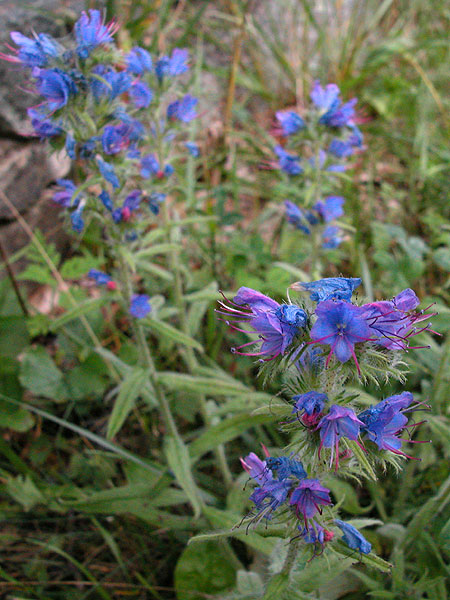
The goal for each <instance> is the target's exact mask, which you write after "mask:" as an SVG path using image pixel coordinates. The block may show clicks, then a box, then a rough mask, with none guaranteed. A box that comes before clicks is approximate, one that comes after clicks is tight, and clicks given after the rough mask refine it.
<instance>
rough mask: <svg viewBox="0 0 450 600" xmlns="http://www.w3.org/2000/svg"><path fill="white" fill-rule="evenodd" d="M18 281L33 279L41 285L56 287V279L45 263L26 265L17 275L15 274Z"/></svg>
mask: <svg viewBox="0 0 450 600" xmlns="http://www.w3.org/2000/svg"><path fill="white" fill-rule="evenodd" d="M17 279H18V280H19V281H34V282H36V283H41V284H42V285H49V286H51V287H56V280H55V279H54V277H53V275H52V274H51V272H50V269H49V268H48V267H47V266H46V265H35V264H31V265H28V266H27V267H26V268H25V269H24V270H23V271H22V272H21V273H19V275H17Z"/></svg>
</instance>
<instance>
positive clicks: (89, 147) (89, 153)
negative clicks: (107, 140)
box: [80, 136, 100, 159]
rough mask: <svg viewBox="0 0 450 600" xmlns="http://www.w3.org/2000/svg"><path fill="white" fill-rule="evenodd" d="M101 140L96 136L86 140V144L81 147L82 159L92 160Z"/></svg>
mask: <svg viewBox="0 0 450 600" xmlns="http://www.w3.org/2000/svg"><path fill="white" fill-rule="evenodd" d="M99 139H100V138H99V137H98V136H94V137H91V138H89V139H88V140H86V142H85V143H84V144H82V145H81V146H80V158H84V159H88V158H92V157H93V155H94V153H95V148H96V146H97V142H98V141H99Z"/></svg>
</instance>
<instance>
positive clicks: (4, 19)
mask: <svg viewBox="0 0 450 600" xmlns="http://www.w3.org/2000/svg"><path fill="white" fill-rule="evenodd" d="M102 5H103V3H102V2H96V6H97V8H101V7H102ZM84 7H85V2H84V1H83V0H26V1H25V0H20V1H19V2H18V1H17V0H0V52H3V53H4V54H9V53H10V51H9V49H8V47H7V45H10V46H13V47H15V45H14V43H13V42H12V40H11V38H10V35H9V34H10V32H11V31H20V32H21V33H23V34H24V35H26V36H30V35H32V32H33V31H35V32H38V33H41V32H42V33H48V34H50V35H52V36H53V37H55V38H58V37H63V36H64V37H65V36H66V35H67V29H66V22H70V23H73V22H74V21H75V20H76V19H77V18H78V15H79V14H80V12H81V11H82V10H83V9H84ZM27 74H28V69H24V68H23V67H22V66H21V65H20V64H16V63H10V62H7V61H5V60H0V136H5V135H8V134H14V135H19V136H20V135H22V134H24V133H25V132H29V131H30V126H29V122H28V118H27V113H26V109H27V108H28V107H30V106H33V105H34V104H36V102H37V96H34V95H33V94H32V93H30V91H29V87H30V84H29V82H28V78H27Z"/></svg>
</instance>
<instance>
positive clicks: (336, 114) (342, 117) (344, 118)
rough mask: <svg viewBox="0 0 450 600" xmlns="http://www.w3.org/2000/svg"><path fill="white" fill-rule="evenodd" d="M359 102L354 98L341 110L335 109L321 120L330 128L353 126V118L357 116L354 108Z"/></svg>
mask: <svg viewBox="0 0 450 600" xmlns="http://www.w3.org/2000/svg"><path fill="white" fill-rule="evenodd" d="M357 102H358V100H357V99H356V98H352V99H351V100H349V101H348V102H346V103H345V104H342V106H340V107H339V108H333V109H330V110H329V111H327V112H326V113H325V114H324V115H322V116H321V117H320V119H319V123H322V125H328V126H329V127H344V126H350V125H351V124H352V118H353V116H354V114H355V110H354V108H353V107H354V106H355V104H356V103H357Z"/></svg>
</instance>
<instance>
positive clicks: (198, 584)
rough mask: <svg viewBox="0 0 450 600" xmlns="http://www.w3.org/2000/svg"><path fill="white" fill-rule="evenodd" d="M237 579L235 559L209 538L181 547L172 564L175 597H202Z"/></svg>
mask: <svg viewBox="0 0 450 600" xmlns="http://www.w3.org/2000/svg"><path fill="white" fill-rule="evenodd" d="M235 581H236V572H235V568H234V563H233V562H232V560H231V559H230V554H229V553H228V552H227V551H226V549H225V548H224V546H223V545H222V544H221V543H220V542H217V541H213V540H209V541H204V542H201V543H198V544H193V545H190V546H188V547H187V548H185V549H184V551H183V553H182V554H181V556H180V558H179V559H178V562H177V566H176V567H175V589H176V592H177V599H178V600H205V598H206V597H209V596H211V595H212V594H218V593H221V592H225V591H226V590H228V589H229V588H231V587H232V586H234V584H235Z"/></svg>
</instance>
